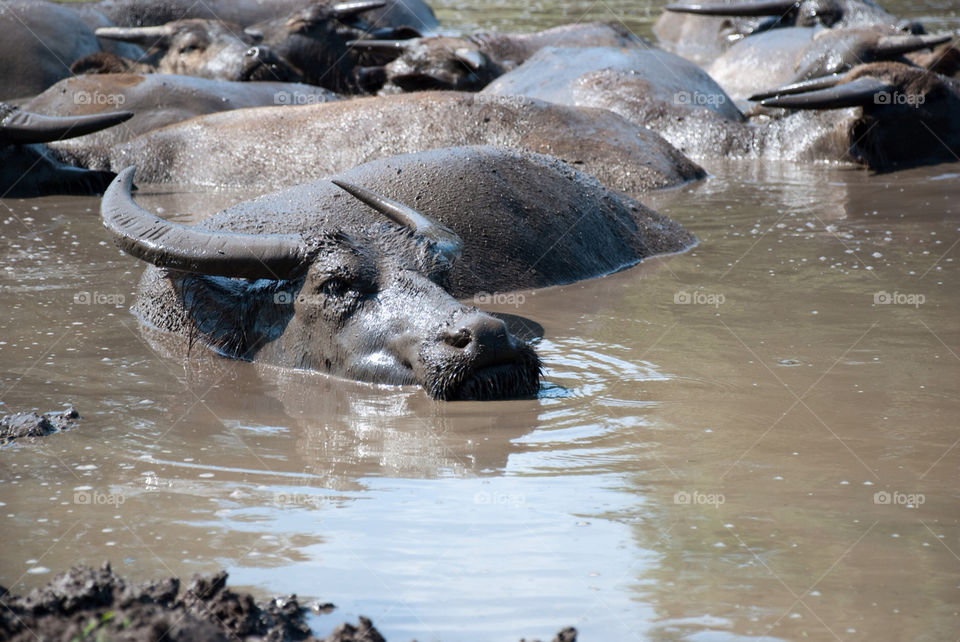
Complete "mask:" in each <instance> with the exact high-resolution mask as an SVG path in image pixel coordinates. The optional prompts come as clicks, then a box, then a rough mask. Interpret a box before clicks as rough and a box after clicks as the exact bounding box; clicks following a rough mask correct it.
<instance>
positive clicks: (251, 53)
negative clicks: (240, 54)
mask: <svg viewBox="0 0 960 642" xmlns="http://www.w3.org/2000/svg"><path fill="white" fill-rule="evenodd" d="M246 56H247V57H249V58H259V57H260V47H250V48H249V49H247V53H246Z"/></svg>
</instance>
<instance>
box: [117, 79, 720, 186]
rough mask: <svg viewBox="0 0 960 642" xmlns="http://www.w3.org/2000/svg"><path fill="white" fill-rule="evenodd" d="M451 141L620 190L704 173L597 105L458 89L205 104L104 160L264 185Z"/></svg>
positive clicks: (166, 178) (208, 181)
mask: <svg viewBox="0 0 960 642" xmlns="http://www.w3.org/2000/svg"><path fill="white" fill-rule="evenodd" d="M458 145H499V146H502V147H508V148H512V149H517V150H525V151H532V152H538V153H543V154H550V155H552V156H556V157H558V158H560V159H562V160H566V161H568V162H570V163H574V164H576V165H577V166H578V167H579V168H580V169H583V170H585V171H586V172H587V173H589V174H592V175H593V176H595V177H597V178H598V179H600V181H601V182H602V183H604V184H605V185H608V186H610V187H614V188H616V189H620V190H623V191H626V192H630V193H638V192H642V191H647V190H650V189H653V188H659V187H667V186H672V185H679V184H682V183H684V182H686V181H689V180H693V179H697V178H701V177H703V175H704V174H703V170H702V169H701V168H700V167H699V166H697V165H696V164H694V163H693V162H692V161H690V160H689V159H687V158H686V157H685V156H684V155H683V154H681V153H679V152H678V151H677V150H675V149H674V148H673V147H672V146H671V145H670V144H669V143H667V142H666V141H665V140H663V139H662V138H661V137H660V136H658V135H657V134H654V133H653V132H650V131H649V130H647V129H645V128H642V127H636V126H635V125H632V124H630V123H629V122H627V121H626V120H624V119H623V118H622V117H620V116H617V115H616V114H612V113H610V112H608V111H605V110H599V109H578V108H571V107H564V106H561V105H551V104H549V103H545V102H543V101H539V100H533V99H529V98H513V97H503V96H478V95H476V94H471V93H460V92H423V93H419V94H404V95H396V96H383V97H370V98H359V99H355V100H350V101H341V102H334V103H327V104H322V105H306V106H302V107H294V108H286V107H264V108H256V109H244V110H238V111H233V112H223V113H220V114H210V115H208V116H202V117H200V118H195V119H192V120H189V121H186V122H183V123H180V124H178V125H174V126H171V127H166V128H164V129H160V130H157V131H154V132H150V133H148V134H146V135H144V136H140V137H139V138H137V139H134V140H132V141H130V142H129V143H127V144H125V145H122V146H120V147H118V148H117V149H115V150H114V152H113V153H112V158H111V166H112V167H113V168H114V169H122V168H123V167H126V166H128V165H135V166H136V167H137V172H138V173H137V176H138V177H139V180H142V181H146V182H150V183H167V182H169V183H179V184H194V185H233V186H238V187H261V188H276V187H285V186H288V185H295V184H297V183H303V182H306V181H309V180H315V179H318V178H322V177H324V176H327V175H329V174H336V173H338V172H342V171H344V170H347V169H349V168H351V167H354V166H355V165H359V164H361V163H366V162H368V161H372V160H375V159H377V158H383V157H386V156H391V155H395V154H405V153H412V152H419V151H423V150H427V149H434V148H437V147H451V146H458ZM277 168H281V169H280V171H278V169H277Z"/></svg>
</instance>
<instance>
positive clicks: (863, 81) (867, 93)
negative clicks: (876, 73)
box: [760, 76, 894, 109]
mask: <svg viewBox="0 0 960 642" xmlns="http://www.w3.org/2000/svg"><path fill="white" fill-rule="evenodd" d="M893 89H894V88H893V86H892V85H889V84H887V83H885V82H883V81H882V80H878V79H877V78H871V77H869V76H865V77H863V78H857V79H856V80H853V81H851V82H848V83H844V84H842V85H836V86H834V87H830V88H828V89H820V90H816V91H810V92H807V93H803V94H794V95H791V96H777V97H775V98H767V99H766V100H761V101H760V104H761V105H763V106H764V107H784V108H787V109H840V108H842V107H858V106H863V105H868V104H871V103H876V104H880V101H877V100H876V98H875V97H876V96H877V94H881V93H884V92H891V91H893Z"/></svg>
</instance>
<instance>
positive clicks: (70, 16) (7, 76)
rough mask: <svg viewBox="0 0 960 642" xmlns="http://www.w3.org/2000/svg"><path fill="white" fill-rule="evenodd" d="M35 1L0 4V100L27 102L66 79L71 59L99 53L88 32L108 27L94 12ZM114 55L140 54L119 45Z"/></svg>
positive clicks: (98, 42)
mask: <svg viewBox="0 0 960 642" xmlns="http://www.w3.org/2000/svg"><path fill="white" fill-rule="evenodd" d="M84 9H86V7H84V8H83V9H80V10H74V9H73V7H68V6H62V5H58V4H54V3H51V2H41V1H39V0H12V1H9V0H8V1H5V2H0V33H2V34H3V36H2V38H0V100H10V99H14V98H27V97H29V96H33V95H35V94H38V93H40V92H41V91H43V90H44V89H46V88H47V87H49V86H50V85H52V84H53V83H55V82H57V81H58V80H60V79H61V78H67V77H68V76H70V64H71V63H73V61H75V60H76V59H77V58H81V57H83V56H88V55H91V54H94V53H96V52H99V51H101V50H102V49H103V48H104V47H103V45H106V46H107V48H109V47H110V43H109V42H106V41H104V42H100V41H98V39H97V37H96V36H95V35H94V27H95V26H100V25H103V24H109V22H108V21H107V20H106V18H104V17H103V16H102V15H99V14H97V12H96V11H93V10H89V9H86V10H84ZM114 52H115V53H117V54H120V55H126V56H136V55H139V54H142V53H143V52H142V51H140V49H139V48H138V47H131V46H129V45H120V46H118V47H116V48H114Z"/></svg>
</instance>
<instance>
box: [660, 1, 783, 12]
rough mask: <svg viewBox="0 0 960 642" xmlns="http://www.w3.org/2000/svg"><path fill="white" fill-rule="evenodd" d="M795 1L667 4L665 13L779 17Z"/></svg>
mask: <svg viewBox="0 0 960 642" xmlns="http://www.w3.org/2000/svg"><path fill="white" fill-rule="evenodd" d="M798 4H800V3H799V2H797V1H796V0H758V1H757V2H729V3H726V2H717V3H708V4H700V3H693V4H669V5H667V11H673V12H674V13H694V14H697V15H700V16H779V15H782V14H784V13H786V12H787V11H789V10H790V9H792V8H794V7H796V6H797V5H798Z"/></svg>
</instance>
